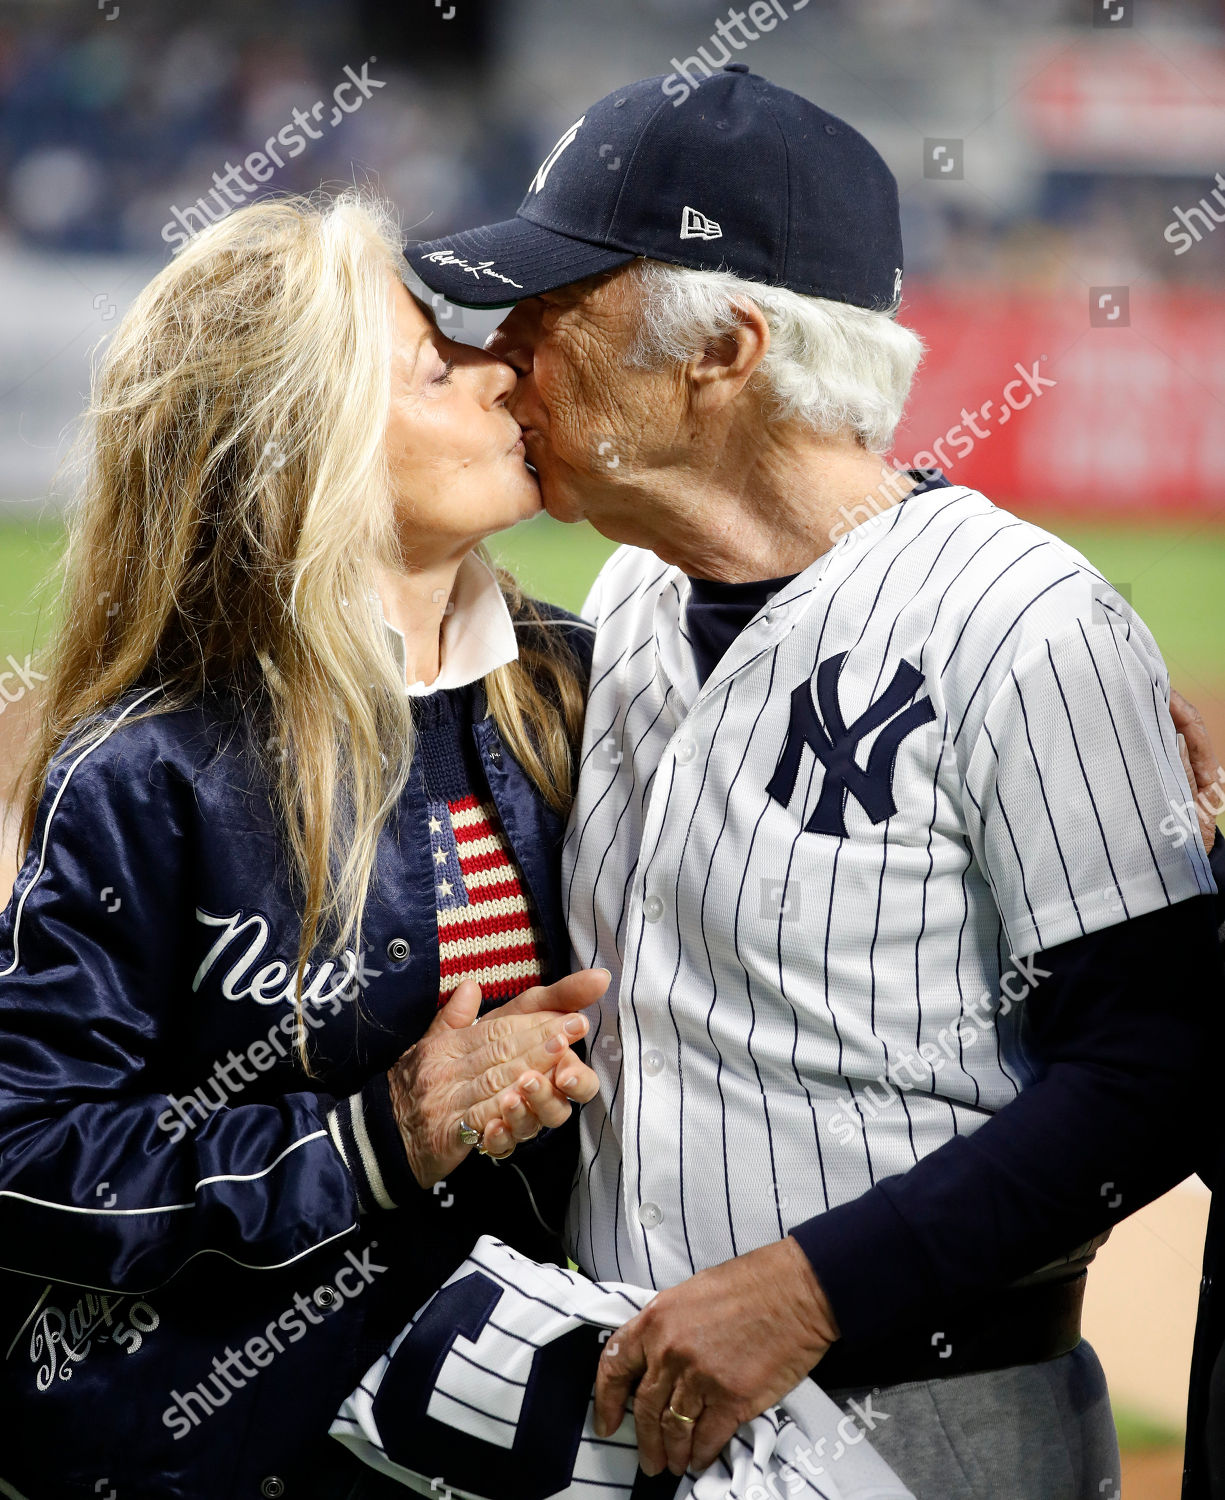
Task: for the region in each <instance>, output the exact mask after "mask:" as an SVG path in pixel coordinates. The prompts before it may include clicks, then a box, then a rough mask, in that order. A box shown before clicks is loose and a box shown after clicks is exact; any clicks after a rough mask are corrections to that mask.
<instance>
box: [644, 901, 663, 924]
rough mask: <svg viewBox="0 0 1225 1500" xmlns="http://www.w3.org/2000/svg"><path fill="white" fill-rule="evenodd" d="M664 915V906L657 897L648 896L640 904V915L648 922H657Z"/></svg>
mask: <svg viewBox="0 0 1225 1500" xmlns="http://www.w3.org/2000/svg"><path fill="white" fill-rule="evenodd" d="M663 914H664V904H663V902H662V901H661V900H660V899H659V897H658V896H648V897H647V898H646V900H645V901H644V902H643V903H642V915H643V916H644V917H645V918H646V919H647V921H648V922H658V921H659V919H660V917H662V916H663Z"/></svg>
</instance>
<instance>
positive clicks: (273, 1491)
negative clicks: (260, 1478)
mask: <svg viewBox="0 0 1225 1500" xmlns="http://www.w3.org/2000/svg"><path fill="white" fill-rule="evenodd" d="M259 1492H260V1494H261V1495H263V1496H265V1500H280V1497H281V1496H282V1495H283V1494H284V1493H285V1481H284V1480H283V1479H282V1478H281V1477H280V1476H279V1475H277V1474H269V1476H268V1478H267V1479H265V1480H264V1482H263V1484H261V1485H260V1487H259Z"/></svg>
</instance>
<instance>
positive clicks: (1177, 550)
mask: <svg viewBox="0 0 1225 1500" xmlns="http://www.w3.org/2000/svg"><path fill="white" fill-rule="evenodd" d="M1042 524H1044V525H1045V526H1046V527H1047V529H1048V530H1050V531H1053V532H1055V533H1057V534H1058V535H1059V536H1062V537H1064V538H1065V540H1067V541H1068V542H1070V543H1071V545H1072V546H1074V547H1075V548H1077V550H1078V551H1080V552H1083V553H1084V554H1085V556H1086V557H1088V558H1089V560H1090V561H1091V562H1092V563H1094V564H1095V565H1096V566H1097V567H1098V568H1100V569H1101V571H1102V572H1103V573H1104V574H1105V575H1106V577H1107V578H1109V579H1110V580H1111V582H1112V583H1113V584H1114V585H1115V587H1116V588H1119V589H1120V590H1121V591H1123V592H1124V593H1127V594H1128V595H1129V597H1130V599H1131V603H1132V605H1133V607H1134V608H1135V609H1136V610H1137V612H1138V613H1139V614H1140V615H1141V616H1142V618H1143V619H1144V620H1146V621H1147V623H1148V625H1149V627H1150V629H1151V630H1152V631H1153V634H1154V635H1155V636H1156V637H1157V641H1158V643H1159V644H1160V646H1161V649H1162V651H1163V652H1164V654H1165V658H1166V661H1167V663H1168V664H1169V668H1170V674H1171V676H1172V678H1173V680H1174V682H1175V683H1176V684H1177V685H1178V686H1179V687H1180V688H1182V690H1183V691H1184V692H1185V693H1186V694H1187V696H1188V697H1190V698H1193V699H1197V701H1198V700H1200V699H1202V700H1204V701H1205V702H1207V701H1210V700H1216V699H1218V698H1222V697H1225V529H1220V528H1215V529H1211V530H1209V529H1198V530H1197V529H1196V527H1195V526H1194V524H1193V523H1185V522H1184V523H1156V522H1154V523H1152V524H1149V525H1130V524H1129V525H1117V526H1109V525H1099V524H1094V525H1085V524H1083V523H1081V522H1063V521H1059V520H1054V521H1052V520H1050V519H1048V518H1043V519H1042ZM61 545H62V533H61V530H60V528H59V526H58V525H57V524H56V523H54V522H50V521H47V522H43V523H41V524H40V523H35V522H32V521H20V520H3V521H0V659H2V658H3V657H5V656H7V655H8V654H9V653H12V654H14V655H16V656H18V657H19V658H21V657H23V656H24V655H25V654H26V653H27V652H32V651H37V650H38V649H39V648H41V647H42V646H44V645H45V644H46V643H47V640H48V638H49V633H50V629H51V625H52V621H53V618H54V609H53V600H52V599H51V597H50V593H49V591H48V590H47V589H45V588H41V589H40V585H41V584H43V582H44V580H45V579H47V577H48V576H49V575H50V574H51V572H52V570H53V569H54V567H55V564H56V561H57V559H58V557H59V553H60V548H61ZM612 549H613V544H612V543H611V542H607V541H605V540H604V538H603V537H601V536H599V535H598V534H597V533H596V532H595V531H593V530H592V529H591V528H590V527H589V526H587V525H585V524H584V525H579V526H563V525H561V524H560V523H558V522H556V521H553V520H552V519H551V518H550V517H548V516H539V517H537V518H536V519H535V520H532V521H528V522H526V523H524V524H523V525H521V526H517V527H515V529H514V530H513V531H509V532H506V533H504V534H503V535H502V536H500V537H497V538H495V539H494V544H493V550H494V552H495V554H496V555H497V556H498V557H499V558H500V559H501V560H502V561H503V562H505V564H506V565H507V566H508V567H510V568H512V569H513V570H514V571H515V572H516V573H517V574H518V575H519V577H520V578H521V579H522V581H523V583H524V585H525V586H526V587H527V588H528V589H529V590H530V591H531V592H532V593H533V594H535V595H537V596H538V597H541V598H545V599H552V600H554V601H555V602H556V603H558V604H562V605H565V606H567V607H568V608H570V609H578V608H579V606H580V605H581V604H582V602H583V599H584V597H585V595H586V592H587V589H588V587H589V585H590V583H591V580H592V579H593V578H594V577H595V575H596V573H597V571H598V570H599V567H600V564H601V563H602V562H603V561H604V559H605V558H606V557H607V556H608V554H609V553H610V552H611V551H612Z"/></svg>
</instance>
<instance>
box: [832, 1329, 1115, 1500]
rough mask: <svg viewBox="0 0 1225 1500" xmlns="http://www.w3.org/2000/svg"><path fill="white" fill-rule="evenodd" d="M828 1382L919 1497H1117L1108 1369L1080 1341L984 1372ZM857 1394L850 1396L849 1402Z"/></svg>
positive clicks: (1049, 1499)
mask: <svg viewBox="0 0 1225 1500" xmlns="http://www.w3.org/2000/svg"><path fill="white" fill-rule="evenodd" d="M870 1394H871V1398H872V1399H871V1405H870V1406H867V1405H866V1401H865V1398H866V1397H867V1396H868V1395H869V1392H867V1391H865V1390H860V1389H855V1390H832V1391H830V1392H829V1395H830V1396H831V1398H832V1399H833V1400H834V1401H836V1402H838V1404H839V1405H841V1406H842V1407H843V1408H844V1409H845V1410H846V1411H847V1413H848V1414H849V1415H851V1416H853V1417H854V1418H855V1419H856V1421H857V1423H858V1424H859V1425H861V1426H862V1425H864V1414H865V1411H866V1412H867V1413H869V1414H870V1415H869V1418H868V1420H869V1423H870V1426H871V1431H869V1432H868V1433H867V1441H868V1442H870V1443H871V1444H872V1446H873V1447H874V1448H875V1449H876V1451H877V1453H879V1454H880V1456H881V1457H882V1458H883V1459H884V1460H885V1462H886V1463H887V1464H888V1465H889V1466H890V1467H891V1468H892V1469H893V1471H894V1472H895V1473H896V1474H897V1476H898V1478H899V1479H902V1480H903V1481H904V1482H905V1483H906V1484H907V1485H908V1486H909V1488H910V1489H911V1490H913V1491H914V1493H915V1495H916V1497H917V1500H1118V1497H1119V1494H1120V1490H1121V1482H1120V1479H1119V1445H1118V1437H1117V1435H1116V1433H1115V1430H1114V1417H1113V1416H1112V1414H1111V1411H1110V1397H1109V1394H1108V1393H1107V1390H1106V1377H1105V1375H1104V1374H1103V1373H1102V1367H1101V1364H1100V1363H1099V1362H1098V1358H1097V1355H1096V1354H1094V1352H1093V1350H1092V1349H1091V1348H1090V1347H1089V1345H1088V1344H1086V1343H1085V1342H1084V1341H1083V1340H1082V1341H1081V1343H1080V1344H1078V1345H1077V1347H1076V1348H1075V1349H1073V1350H1072V1351H1071V1353H1070V1354H1064V1355H1061V1356H1060V1357H1059V1358H1058V1359H1052V1360H1047V1361H1045V1362H1044V1363H1042V1364H1037V1365H1016V1366H1014V1367H1013V1368H1012V1369H1008V1370H991V1371H988V1372H986V1373H985V1374H981V1375H958V1376H955V1377H953V1378H952V1379H949V1380H926V1381H914V1382H913V1383H910V1384H907V1385H890V1386H882V1387H880V1388H879V1389H873V1391H872V1392H871V1393H870ZM852 1402H853V1403H854V1404H852Z"/></svg>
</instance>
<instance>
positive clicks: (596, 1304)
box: [331, 1235, 913, 1500]
mask: <svg viewBox="0 0 1225 1500" xmlns="http://www.w3.org/2000/svg"><path fill="white" fill-rule="evenodd" d="M652 1296H654V1293H653V1292H652V1291H650V1290H648V1289H646V1288H643V1287H635V1286H627V1285H624V1284H622V1283H618V1282H594V1281H589V1280H588V1279H587V1278H586V1277H585V1276H583V1275H582V1274H581V1273H580V1272H576V1271H568V1270H565V1269H563V1268H562V1267H560V1266H553V1265H542V1264H540V1263H538V1262H536V1261H533V1260H530V1259H529V1258H528V1257H526V1256H524V1255H521V1254H519V1252H518V1251H516V1250H512V1249H511V1248H510V1247H509V1246H508V1245H505V1244H503V1242H502V1241H500V1240H496V1239H494V1238H492V1237H491V1236H489V1235H482V1236H481V1238H480V1239H479V1240H477V1242H476V1244H475V1245H474V1246H473V1248H472V1252H471V1254H470V1255H469V1256H468V1258H467V1259H466V1260H465V1261H464V1263H463V1264H462V1265H461V1266H460V1267H459V1268H458V1270H456V1272H455V1273H454V1275H452V1276H451V1277H450V1279H449V1280H448V1281H447V1282H445V1283H444V1285H443V1286H442V1287H441V1288H440V1289H439V1290H438V1291H437V1292H436V1293H435V1294H434V1295H433V1296H432V1297H431V1298H430V1299H429V1300H428V1301H427V1302H426V1303H425V1304H424V1306H423V1307H422V1308H421V1309H420V1310H419V1311H418V1313H417V1315H416V1317H414V1318H413V1320H412V1321H411V1323H409V1325H408V1326H407V1327H406V1328H405V1329H404V1331H403V1332H402V1333H401V1334H400V1335H399V1337H398V1338H397V1339H396V1340H395V1342H394V1343H393V1344H392V1345H391V1347H390V1349H389V1350H388V1351H387V1353H386V1354H385V1355H384V1356H383V1357H382V1358H381V1359H379V1360H378V1361H377V1362H376V1363H375V1364H374V1365H373V1366H372V1367H371V1368H370V1370H368V1371H367V1373H366V1375H365V1377H364V1378H363V1379H362V1381H361V1383H360V1385H359V1386H358V1387H357V1389H356V1390H355V1391H353V1393H352V1394H351V1395H350V1396H349V1398H348V1400H347V1401H345V1403H344V1405H343V1406H342V1407H341V1408H340V1411H339V1412H338V1414H337V1416H336V1420H335V1421H334V1422H333V1423H332V1427H331V1435H332V1436H333V1437H334V1438H337V1439H338V1440H339V1441H340V1442H342V1443H343V1444H344V1445H345V1446H346V1447H347V1448H349V1449H350V1450H352V1452H353V1453H355V1454H356V1455H357V1457H359V1458H360V1459H362V1460H363V1461H364V1462H365V1463H367V1464H369V1465H370V1466H371V1467H372V1468H374V1469H376V1470H378V1472H379V1473H381V1474H384V1475H387V1476H388V1477H390V1478H393V1479H396V1480H398V1481H399V1482H400V1483H401V1484H403V1485H405V1486H406V1487H407V1488H409V1489H411V1490H415V1491H417V1492H419V1493H421V1494H427V1495H434V1496H439V1495H441V1496H443V1497H444V1500H449V1497H450V1496H452V1495H454V1496H461V1497H466V1500H493V1497H495V1496H496V1497H497V1500H579V1497H580V1496H581V1497H583V1500H592V1497H596V1500H599V1497H600V1496H607V1497H609V1500H612V1497H613V1496H614V1495H616V1496H625V1495H629V1496H630V1497H631V1500H634V1497H636V1496H639V1495H640V1494H641V1495H645V1494H646V1488H645V1487H646V1486H647V1485H648V1483H650V1485H651V1486H652V1489H651V1493H652V1494H655V1493H656V1489H657V1488H658V1485H659V1481H648V1480H647V1478H646V1476H645V1475H644V1474H642V1473H641V1472H640V1470H639V1468H638V1456H637V1444H636V1439H635V1435H634V1420H633V1416H632V1415H630V1414H627V1415H626V1418H625V1421H624V1422H623V1423H622V1424H621V1427H620V1428H619V1429H618V1430H617V1431H616V1432H615V1433H613V1434H611V1435H610V1436H609V1437H607V1438H604V1439H601V1438H597V1437H596V1436H595V1432H594V1428H593V1425H592V1419H593V1388H594V1384H595V1373H596V1365H597V1363H598V1361H599V1358H600V1350H601V1347H602V1346H603V1343H604V1340H605V1339H606V1338H607V1337H608V1333H609V1331H610V1330H612V1329H615V1328H619V1327H620V1326H621V1325H622V1324H623V1323H625V1322H627V1321H628V1320H629V1319H630V1318H632V1317H633V1316H634V1314H635V1313H637V1312H638V1311H639V1310H640V1309H641V1308H642V1307H644V1306H645V1305H646V1303H647V1302H649V1301H650V1299H651V1297H652ZM887 1420H888V1417H887V1414H886V1413H885V1412H883V1411H876V1410H874V1409H873V1408H872V1404H871V1402H870V1401H868V1402H866V1403H864V1405H863V1406H862V1407H861V1408H860V1409H859V1411H858V1413H857V1414H855V1415H847V1414H845V1413H844V1412H843V1411H842V1409H841V1408H840V1407H839V1406H837V1405H835V1403H834V1402H833V1401H832V1400H831V1399H830V1397H829V1396H827V1395H826V1394H825V1392H824V1391H822V1390H821V1389H820V1388H819V1387H818V1386H817V1385H815V1384H814V1383H813V1382H812V1381H811V1380H804V1381H802V1382H801V1383H800V1384H799V1385H798V1386H796V1388H795V1389H794V1390H793V1391H791V1392H790V1393H789V1394H788V1395H787V1396H786V1397H784V1399H783V1401H782V1402H781V1403H780V1405H779V1406H776V1407H772V1408H771V1409H770V1410H768V1411H766V1412H763V1413H762V1415H761V1416H759V1417H756V1418H754V1420H753V1421H751V1422H746V1423H744V1424H743V1425H742V1426H741V1428H740V1430H739V1431H738V1432H737V1433H736V1434H735V1436H734V1437H733V1438H732V1440H731V1442H730V1443H729V1444H728V1446H727V1447H726V1448H725V1449H724V1451H723V1453H722V1454H720V1456H719V1457H718V1458H717V1459H716V1460H715V1462H714V1463H713V1464H712V1465H711V1466H710V1467H709V1468H708V1469H706V1470H704V1471H703V1472H702V1473H700V1474H697V1475H694V1474H686V1475H685V1476H684V1477H683V1478H682V1479H681V1480H679V1481H678V1483H677V1488H676V1494H675V1497H674V1500H770V1497H773V1500H782V1491H781V1490H780V1488H779V1485H780V1484H785V1485H786V1487H787V1489H786V1493H787V1494H788V1495H789V1496H795V1497H796V1500H813V1497H820V1500H906V1497H910V1500H913V1496H911V1492H910V1491H909V1490H908V1489H907V1488H906V1486H905V1485H904V1484H903V1483H902V1482H901V1480H900V1479H898V1477H897V1476H896V1474H894V1473H893V1471H892V1470H891V1469H890V1468H889V1466H888V1465H887V1464H886V1463H885V1461H884V1460H883V1459H882V1458H881V1457H880V1456H879V1454H877V1453H876V1452H874V1451H873V1449H872V1447H871V1442H870V1435H869V1428H871V1427H872V1426H874V1425H875V1424H876V1423H877V1422H883V1421H887Z"/></svg>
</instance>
